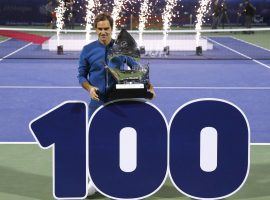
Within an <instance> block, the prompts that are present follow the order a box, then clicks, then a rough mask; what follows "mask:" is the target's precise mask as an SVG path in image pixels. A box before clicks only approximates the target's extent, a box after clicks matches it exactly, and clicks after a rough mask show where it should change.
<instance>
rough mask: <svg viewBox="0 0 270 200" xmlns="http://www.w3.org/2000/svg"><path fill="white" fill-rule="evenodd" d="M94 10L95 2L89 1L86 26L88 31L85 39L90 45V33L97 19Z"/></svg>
mask: <svg viewBox="0 0 270 200" xmlns="http://www.w3.org/2000/svg"><path fill="white" fill-rule="evenodd" d="M94 9H95V0H87V4H86V18H85V19H86V26H85V30H86V35H85V39H86V42H87V43H89V41H90V37H91V35H90V32H91V29H92V28H93V25H92V24H93V22H94V19H95V14H94Z"/></svg>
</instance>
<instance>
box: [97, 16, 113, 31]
mask: <svg viewBox="0 0 270 200" xmlns="http://www.w3.org/2000/svg"><path fill="white" fill-rule="evenodd" d="M105 20H108V21H109V23H110V26H111V28H113V18H112V17H111V15H110V14H109V13H100V14H98V15H97V16H96V18H95V21H94V28H97V23H98V22H100V21H105Z"/></svg>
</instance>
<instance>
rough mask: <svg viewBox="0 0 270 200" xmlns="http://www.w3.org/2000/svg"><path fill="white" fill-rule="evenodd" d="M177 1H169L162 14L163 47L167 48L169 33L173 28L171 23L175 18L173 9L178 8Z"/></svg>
mask: <svg viewBox="0 0 270 200" xmlns="http://www.w3.org/2000/svg"><path fill="white" fill-rule="evenodd" d="M176 4H177V0H167V4H166V6H165V9H164V12H163V13H162V20H163V46H164V47H166V46H167V37H168V31H169V30H170V28H171V21H172V17H173V8H174V7H175V6H176Z"/></svg>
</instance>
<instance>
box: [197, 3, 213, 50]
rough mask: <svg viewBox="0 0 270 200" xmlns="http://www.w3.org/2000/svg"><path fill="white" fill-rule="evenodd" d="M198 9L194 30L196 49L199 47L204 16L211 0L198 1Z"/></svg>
mask: <svg viewBox="0 0 270 200" xmlns="http://www.w3.org/2000/svg"><path fill="white" fill-rule="evenodd" d="M199 3H200V7H199V8H198V10H197V15H196V18H197V23H196V25H195V30H196V47H198V46H199V41H200V37H201V32H200V31H201V30H202V24H203V22H205V21H204V19H203V18H204V16H205V14H207V13H208V11H209V9H207V8H208V7H210V6H211V0H200V1H199Z"/></svg>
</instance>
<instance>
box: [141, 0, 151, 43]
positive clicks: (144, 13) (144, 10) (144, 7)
mask: <svg viewBox="0 0 270 200" xmlns="http://www.w3.org/2000/svg"><path fill="white" fill-rule="evenodd" d="M149 15H150V9H149V0H143V2H142V4H141V9H140V14H139V46H140V47H141V46H143V44H142V43H143V41H142V34H143V31H144V29H145V24H146V22H147V18H148V16H149Z"/></svg>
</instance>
